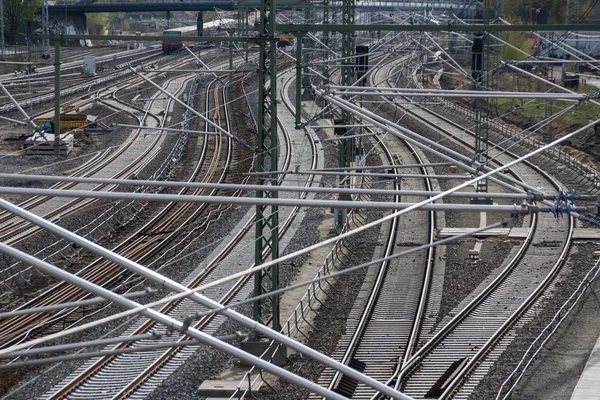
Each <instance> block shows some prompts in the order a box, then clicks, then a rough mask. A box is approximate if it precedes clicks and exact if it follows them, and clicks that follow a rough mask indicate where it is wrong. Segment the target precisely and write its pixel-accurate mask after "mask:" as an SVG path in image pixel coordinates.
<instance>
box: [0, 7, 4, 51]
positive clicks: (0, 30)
mask: <svg viewBox="0 0 600 400" xmlns="http://www.w3.org/2000/svg"><path fill="white" fill-rule="evenodd" d="M0 37H1V38H2V39H1V40H2V60H4V0H0Z"/></svg>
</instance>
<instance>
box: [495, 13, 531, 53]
mask: <svg viewBox="0 0 600 400" xmlns="http://www.w3.org/2000/svg"><path fill="white" fill-rule="evenodd" d="M509 22H510V23H511V24H513V25H522V24H523V23H524V22H523V21H521V20H518V19H517V20H513V19H509ZM502 39H504V41H506V42H508V43H510V44H511V45H512V46H514V47H511V46H502V59H503V60H524V59H526V58H527V54H531V47H532V45H533V39H532V37H531V35H530V34H529V33H528V32H503V34H502ZM517 49H520V50H521V51H519V50H517ZM523 53H526V54H523Z"/></svg>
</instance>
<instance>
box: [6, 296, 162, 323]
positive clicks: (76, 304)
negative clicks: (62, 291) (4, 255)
mask: <svg viewBox="0 0 600 400" xmlns="http://www.w3.org/2000/svg"><path fill="white" fill-rule="evenodd" d="M150 293H156V291H155V290H151V289H147V290H142V291H138V292H131V293H125V294H123V295H122V296H123V297H125V298H128V299H135V298H137V297H143V296H146V295H147V294H150ZM100 303H106V299H103V298H102V297H95V298H93V299H85V300H80V301H71V302H68V303H60V304H54V305H51V306H43V307H36V308H26V309H21V310H13V311H6V312H3V313H0V318H11V317H16V316H18V315H28V314H35V313H43V312H48V311H56V310H63V309H65V308H70V307H81V306H88V305H91V304H100Z"/></svg>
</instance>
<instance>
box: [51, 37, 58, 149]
mask: <svg viewBox="0 0 600 400" xmlns="http://www.w3.org/2000/svg"><path fill="white" fill-rule="evenodd" d="M52 133H53V134H54V155H55V156H56V157H58V156H60V40H57V41H55V42H54V125H53V129H52Z"/></svg>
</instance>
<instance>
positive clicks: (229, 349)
mask: <svg viewBox="0 0 600 400" xmlns="http://www.w3.org/2000/svg"><path fill="white" fill-rule="evenodd" d="M0 252H2V253H5V254H8V255H10V256H11V257H14V258H17V259H19V260H21V261H23V262H26V263H29V264H32V265H35V266H36V268H38V269H40V270H43V271H44V272H46V273H48V274H50V275H52V276H54V277H56V278H58V279H61V280H63V281H66V282H69V283H72V284H74V285H76V286H78V287H81V288H82V289H84V290H86V291H89V292H91V293H94V294H96V295H98V296H101V297H104V298H106V299H107V300H110V301H113V302H115V303H118V304H120V305H122V306H124V307H127V308H129V309H130V310H134V311H139V312H141V314H142V315H144V316H146V317H148V318H150V319H152V320H154V321H156V322H158V323H160V324H163V325H165V326H166V327H167V328H169V329H175V330H178V331H181V332H182V333H185V334H186V335H188V336H190V337H192V338H194V339H196V340H198V341H199V342H200V343H203V344H207V345H209V346H212V347H215V348H217V349H219V350H221V351H224V352H225V353H227V354H230V355H232V356H234V357H236V358H239V359H241V360H243V361H245V362H248V363H250V364H254V365H257V366H259V367H260V368H262V369H264V370H265V371H268V372H270V373H272V374H274V375H276V376H279V377H280V378H283V379H285V380H287V381H289V382H292V383H294V384H297V385H299V386H301V387H304V388H306V389H308V390H310V391H314V392H315V393H319V394H320V395H322V396H324V397H326V398H329V399H336V400H343V399H345V397H344V396H340V395H338V394H336V393H333V392H331V391H329V390H327V389H325V388H322V387H321V386H319V385H317V384H315V383H313V382H311V381H309V380H307V379H305V378H302V377H300V376H297V375H295V374H293V373H291V372H289V371H287V370H285V369H283V368H280V367H277V366H276V365H274V364H272V363H270V362H267V361H265V360H263V359H261V358H259V357H256V356H253V355H251V354H250V353H248V352H246V351H244V350H241V349H239V348H237V347H234V346H232V345H229V344H227V343H225V342H222V341H220V340H218V339H217V338H215V337H213V336H210V335H208V334H206V333H204V332H202V331H200V330H198V329H195V328H193V327H189V326H186V325H185V324H184V323H183V322H181V321H178V320H176V319H174V318H172V317H170V316H168V315H165V314H162V313H160V312H158V311H155V310H153V309H151V308H143V307H141V304H139V303H136V302H134V301H132V300H129V299H126V298H124V297H122V296H120V295H117V294H115V293H113V292H111V291H110V290H108V289H105V288H103V287H101V286H98V285H95V284H93V283H91V282H88V281H86V280H85V279H83V278H80V277H78V276H76V275H72V274H70V273H68V272H66V271H63V270H61V269H60V268H58V267H55V266H53V265H51V264H48V263H46V262H44V261H41V260H38V259H36V258H35V257H31V256H29V255H28V254H26V253H24V252H22V251H20V250H17V249H14V248H12V247H10V246H8V245H6V244H4V243H1V242H0ZM13 347H14V346H13ZM10 349H11V347H9V348H8V349H3V350H0V355H2V354H6V353H9V351H6V350H10ZM73 357H76V356H73ZM383 386H385V385H383ZM393 392H396V391H395V390H394V391H393ZM396 393H398V392H396ZM400 398H406V399H409V397H408V396H403V397H400Z"/></svg>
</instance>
